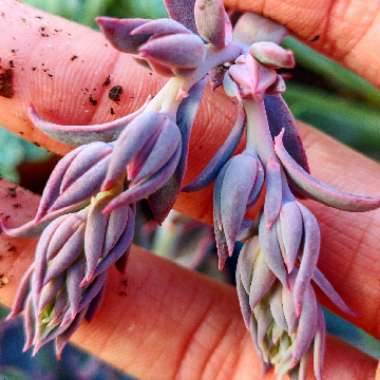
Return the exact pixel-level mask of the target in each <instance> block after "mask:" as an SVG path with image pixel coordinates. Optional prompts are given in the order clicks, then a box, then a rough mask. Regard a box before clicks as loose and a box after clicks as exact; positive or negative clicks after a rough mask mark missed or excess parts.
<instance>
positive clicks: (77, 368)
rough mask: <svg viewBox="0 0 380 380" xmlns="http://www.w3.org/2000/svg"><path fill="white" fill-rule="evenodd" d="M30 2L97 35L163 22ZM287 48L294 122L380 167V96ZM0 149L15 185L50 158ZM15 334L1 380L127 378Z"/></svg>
mask: <svg viewBox="0 0 380 380" xmlns="http://www.w3.org/2000/svg"><path fill="white" fill-rule="evenodd" d="M25 2H27V3H29V4H31V5H34V6H36V7H39V8H41V9H44V10H46V11H48V12H50V13H54V14H59V15H61V16H63V17H66V18H69V19H71V20H74V21H77V22H80V23H82V24H86V25H88V26H91V27H94V26H95V23H94V18H95V17H96V16H98V15H113V16H118V17H145V18H156V17H164V16H165V10H164V8H163V6H162V2H161V0H144V1H141V0H65V1H61V0H25ZM284 45H285V46H286V47H288V48H291V49H292V50H293V51H294V52H295V55H296V59H297V63H298V65H297V68H296V70H294V71H292V76H293V78H292V80H290V81H289V82H288V91H287V93H286V100H287V101H288V102H289V105H290V107H291V109H292V111H293V113H294V114H295V116H296V117H297V118H299V119H301V120H304V121H306V122H307V123H310V124H312V125H314V126H316V127H317V128H320V129H321V130H323V131H325V132H326V133H328V134H330V135H332V136H335V137H336V138H338V139H339V140H341V141H343V142H344V143H346V144H348V145H351V146H352V147H354V148H355V149H358V150H360V151H362V152H363V153H365V154H367V155H370V156H372V157H374V158H376V159H378V160H380V111H379V106H380V91H378V90H377V89H375V88H374V87H373V86H372V85H370V84H369V83H368V82H367V81H365V80H364V79H362V78H360V77H359V76H358V75H356V74H354V73H353V72H351V71H349V70H347V69H345V68H343V67H342V66H340V65H339V64H337V63H335V62H333V61H332V60H329V59H327V58H326V57H324V56H323V55H321V54H319V53H317V52H316V51H314V50H312V49H311V48H309V47H308V46H306V45H305V44H303V43H302V42H300V41H298V40H297V39H295V38H293V37H288V38H287V39H286V40H285V43H284ZM0 146H1V147H2V149H1V151H0V175H2V176H4V177H6V178H8V179H10V180H12V181H14V182H17V181H18V180H19V175H18V172H17V170H16V169H17V166H18V165H19V164H20V163H22V162H24V161H29V160H32V161H33V160H39V159H45V158H47V157H48V155H47V153H46V151H44V150H42V149H38V148H36V147H35V146H33V145H32V144H29V143H26V142H25V141H23V140H22V139H20V138H18V137H16V136H14V135H12V134H10V133H9V132H6V131H5V130H2V129H0ZM0 312H1V311H0ZM326 316H327V323H328V328H329V331H330V332H331V333H333V334H335V335H337V336H339V337H341V338H342V339H344V340H346V341H347V342H349V343H351V344H353V345H355V346H356V347H358V348H359V349H361V350H362V351H364V352H367V353H370V354H372V355H374V356H377V357H378V356H379V355H380V343H379V341H377V340H375V339H373V338H371V337H369V336H368V335H366V334H365V333H364V332H363V331H361V330H360V329H357V328H356V327H355V326H353V325H351V324H349V323H347V322H345V321H344V320H342V319H341V318H338V317H337V316H335V315H333V314H332V313H330V312H326ZM16 327H17V328H16ZM16 327H15V325H12V327H11V328H9V329H8V330H7V329H5V327H4V328H3V330H2V331H1V333H0V334H2V335H3V338H2V339H1V345H0V353H1V355H0V376H1V375H3V376H6V378H7V379H15V380H18V379H20V380H21V379H34V378H39V379H65V380H66V379H71V378H76V379H78V378H80V379H91V380H93V379H98V378H99V379H105V378H106V379H116V378H118V379H119V378H125V376H123V375H121V374H117V373H116V372H114V371H112V370H110V369H109V368H107V367H106V366H104V365H102V364H101V363H100V362H98V361H97V360H95V359H94V358H90V357H88V356H87V355H85V354H83V353H80V352H79V351H78V350H75V349H74V348H72V347H70V348H69V349H68V350H66V351H65V354H64V359H63V364H62V363H56V362H55V360H53V356H52V350H51V349H49V347H48V348H47V349H45V350H44V351H43V352H42V353H41V354H40V355H38V356H37V358H36V359H33V360H32V359H31V358H30V357H29V355H28V354H19V355H15V353H18V352H20V351H21V344H22V343H21V340H22V336H21V333H20V331H21V329H20V326H18V325H16ZM5 330H6V331H5ZM86 366H87V367H86ZM86 368H87V372H86ZM81 371H82V372H81ZM83 371H84V372H83ZM91 371H92V372H91ZM42 373H44V376H42ZM99 376H100V377H99Z"/></svg>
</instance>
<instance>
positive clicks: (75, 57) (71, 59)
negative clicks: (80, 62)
mask: <svg viewBox="0 0 380 380" xmlns="http://www.w3.org/2000/svg"><path fill="white" fill-rule="evenodd" d="M77 58H78V56H77V55H73V56H72V57H71V58H70V61H75V60H76V59H77Z"/></svg>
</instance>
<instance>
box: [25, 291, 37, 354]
mask: <svg viewBox="0 0 380 380" xmlns="http://www.w3.org/2000/svg"><path fill="white" fill-rule="evenodd" d="M23 321H24V323H23V325H24V334H25V343H24V347H23V348H22V352H26V351H28V350H29V348H30V347H31V346H32V344H33V335H34V329H33V322H34V318H33V301H32V296H31V295H29V296H28V298H27V299H26V302H25V308H24V318H23Z"/></svg>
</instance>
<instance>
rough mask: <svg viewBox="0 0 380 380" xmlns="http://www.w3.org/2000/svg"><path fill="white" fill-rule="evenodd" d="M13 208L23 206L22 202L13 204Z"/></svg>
mask: <svg viewBox="0 0 380 380" xmlns="http://www.w3.org/2000/svg"><path fill="white" fill-rule="evenodd" d="M12 207H13V208H21V203H15V204H14V205H12Z"/></svg>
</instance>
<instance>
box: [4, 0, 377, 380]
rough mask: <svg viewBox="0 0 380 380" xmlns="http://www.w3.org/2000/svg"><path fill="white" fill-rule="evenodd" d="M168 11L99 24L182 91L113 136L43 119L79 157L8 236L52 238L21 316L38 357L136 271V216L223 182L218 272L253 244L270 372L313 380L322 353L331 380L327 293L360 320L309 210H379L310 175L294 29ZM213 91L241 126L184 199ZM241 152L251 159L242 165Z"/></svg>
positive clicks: (251, 285)
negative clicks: (324, 263) (228, 100)
mask: <svg viewBox="0 0 380 380" xmlns="http://www.w3.org/2000/svg"><path fill="white" fill-rule="evenodd" d="M166 6H167V10H168V13H169V15H170V17H171V19H159V20H146V19H115V18H109V17H100V18H98V19H97V23H98V25H99V26H100V28H101V31H102V32H103V33H104V35H105V36H106V38H107V39H108V40H109V41H110V42H111V43H112V45H113V46H114V47H115V48H116V49H118V50H120V51H122V52H125V53H127V54H130V55H132V56H133V57H134V59H135V60H136V61H138V62H139V63H141V64H143V65H145V66H146V67H148V68H149V69H151V70H153V71H155V72H157V73H158V74H161V75H164V76H167V77H169V78H170V79H169V80H168V81H167V83H166V84H165V85H164V87H163V88H162V89H161V90H160V91H159V92H158V93H157V94H156V95H155V96H154V97H153V98H151V99H148V100H147V102H146V103H145V104H144V105H143V106H142V107H141V109H139V110H138V111H136V112H135V113H133V114H131V115H127V116H124V117H122V118H120V119H117V120H114V121H110V122H106V123H104V124H97V125H91V126H79V125H77V126H74V125H71V126H68V125H57V124H54V123H51V122H48V121H45V120H43V119H42V118H41V117H40V116H39V115H38V110H35V109H34V108H33V107H32V106H31V107H30V110H29V116H30V119H31V120H32V122H33V123H34V124H35V125H36V126H37V127H38V128H40V129H42V130H43V131H44V132H45V133H47V134H48V135H50V136H52V137H53V138H55V139H58V140H60V141H62V142H65V143H68V144H71V145H75V146H78V147H77V148H76V149H75V150H73V151H71V152H70V153H69V154H67V155H66V156H65V157H64V158H63V159H62V160H61V161H60V162H59V163H58V165H57V166H56V168H55V169H54V171H53V173H52V174H51V177H50V179H49V181H48V183H47V185H46V188H45V190H44V192H43V195H42V198H41V202H40V205H39V208H38V211H37V214H36V216H35V218H34V219H33V220H32V221H31V222H29V223H27V224H26V225H24V226H21V227H19V228H15V229H9V228H7V226H5V225H4V223H2V228H3V230H4V231H5V232H6V233H8V234H9V235H12V236H26V235H34V234H39V233H41V231H42V233H41V236H40V239H39V243H38V246H37V250H36V257H35V261H34V263H33V265H32V266H31V267H30V269H29V270H28V271H27V272H26V274H25V276H24V278H23V280H22V283H21V285H20V288H19V291H18V294H17V297H16V300H15V302H14V305H13V308H12V311H11V314H10V317H14V316H16V315H17V314H19V313H21V312H23V315H24V325H25V332H26V344H25V349H29V348H30V347H31V346H33V347H34V352H37V351H38V349H39V348H40V347H41V346H42V345H44V344H46V343H47V342H49V341H51V340H54V341H55V343H56V350H57V354H60V353H61V351H62V349H63V347H64V346H65V344H66V343H67V341H68V339H69V337H70V336H71V334H72V333H73V332H74V331H75V330H76V328H77V327H78V325H79V324H80V322H81V320H82V319H83V318H86V319H91V317H92V316H93V314H94V312H95V311H96V309H97V307H98V306H99V304H100V301H101V298H102V292H103V289H104V284H105V281H106V277H107V271H108V269H109V267H110V266H111V265H113V264H116V265H117V267H118V268H119V269H120V270H121V271H123V270H124V268H125V264H126V258H127V255H128V250H129V248H130V246H131V243H132V241H133V234H134V228H135V227H134V226H135V216H136V205H137V204H138V203H139V202H144V203H146V204H147V205H148V207H149V208H150V211H151V215H152V217H153V218H154V219H155V220H156V221H158V222H159V223H161V222H162V221H163V220H164V219H165V218H166V216H167V215H168V213H169V211H170V210H171V209H172V207H173V205H174V202H175V200H176V197H177V195H178V193H179V192H180V191H181V190H182V191H196V190H199V189H201V188H203V187H205V186H207V185H208V184H210V183H212V182H214V198H213V207H214V223H213V224H214V232H215V239H216V243H217V249H218V257H219V269H220V270H222V269H223V266H224V264H225V261H226V260H227V258H228V257H229V256H231V255H232V254H233V252H234V249H235V243H236V241H237V240H240V241H241V242H242V243H243V248H242V249H241V252H240V255H239V260H238V266H237V272H236V286H237V292H238V297H239V300H240V305H241V310H242V314H243V318H244V322H245V324H246V326H247V329H248V330H249V331H250V333H251V334H252V338H253V342H254V344H255V346H256V348H257V351H258V353H259V355H260V357H261V358H262V362H263V366H264V368H270V367H275V371H276V372H277V373H278V374H279V376H282V375H284V374H287V373H288V374H290V375H291V376H293V377H294V378H297V379H304V378H305V369H306V363H307V359H308V356H309V354H310V352H313V357H314V373H315V376H316V378H317V379H321V378H322V367H323V352H324V338H325V323H324V319H323V313H322V310H321V307H320V305H319V304H318V301H317V299H316V295H315V291H314V287H315V286H317V287H318V288H320V290H321V291H322V292H323V293H325V294H326V295H327V297H329V298H330V300H331V301H332V302H333V303H335V304H336V305H337V306H338V307H339V308H341V309H342V310H343V311H344V312H346V313H352V311H351V310H350V308H349V307H348V306H347V305H346V304H345V302H344V301H343V299H342V298H341V297H340V296H339V295H338V293H337V292H336V291H335V290H334V288H333V286H332V285H331V283H330V282H329V281H328V280H327V278H326V277H325V276H324V275H323V274H322V273H321V272H320V271H319V270H318V268H317V261H318V256H319V250H320V229H319V224H318V221H317V219H316V218H315V216H314V215H313V214H312V213H311V212H310V211H309V210H308V209H307V208H306V207H305V206H304V205H303V204H302V203H301V202H300V201H299V199H300V198H303V197H309V198H312V199H315V200H316V201H318V202H321V203H324V204H326V205H328V206H331V207H335V208H339V209H343V210H347V211H367V210H371V209H374V208H377V207H379V206H380V198H371V197H366V196H356V195H353V194H349V193H341V192H339V191H337V190H335V189H333V188H332V187H330V186H328V185H326V184H323V183H322V182H320V181H318V180H317V179H315V178H314V177H313V176H312V175H311V174H310V171H309V167H308V164H307V159H306V154H305V151H304V149H303V146H302V141H301V139H300V136H299V134H298V132H297V129H296V127H295V123H294V120H293V117H292V115H291V113H290V111H289V109H288V107H287V105H286V104H285V102H284V100H283V99H282V97H281V93H283V92H284V91H285V89H286V86H285V82H284V78H283V76H282V75H281V72H280V73H279V72H278V69H291V68H292V67H294V65H295V62H294V57H293V54H292V52H291V51H289V50H285V49H284V48H282V47H281V46H280V43H281V41H282V39H283V38H284V36H285V35H286V30H285V29H284V28H283V27H281V26H279V25H277V24H274V23H273V22H271V21H268V20H266V19H264V18H262V17H259V16H257V15H254V14H244V15H242V16H241V17H240V18H239V19H238V20H237V21H236V22H235V23H234V25H232V23H231V21H230V18H229V16H228V15H227V13H226V11H225V9H224V7H223V4H222V2H221V1H219V0H196V1H185V0H167V1H166ZM208 81H210V82H212V85H213V88H216V87H222V88H223V89H224V91H225V93H226V94H227V95H228V96H230V97H233V98H235V99H236V103H237V109H236V121H235V125H234V126H233V128H232V129H231V132H230V134H229V136H228V137H227V139H226V140H225V142H224V144H223V145H222V146H221V147H220V149H219V150H218V152H217V153H216V154H215V156H214V157H213V158H212V159H211V161H210V162H209V163H208V164H207V165H206V167H205V168H204V169H203V170H202V172H201V173H200V174H199V175H198V177H197V178H196V179H195V180H194V181H193V182H192V183H190V184H187V185H186V186H185V187H182V182H183V178H184V174H185V171H186V166H187V154H188V144H189V138H190V134H191V128H192V125H193V122H194V119H195V116H196V113H197V110H198V107H199V103H200V100H201V98H202V95H203V91H204V88H205V85H206V83H207V82H208ZM241 140H243V141H244V149H243V150H242V151H240V152H239V153H238V154H236V155H233V154H234V152H235V150H236V148H237V147H238V145H239V143H240V142H241ZM253 209H254V210H256V212H255V213H254V216H253V217H252V212H251V211H252V210H253ZM257 210H258V211H257Z"/></svg>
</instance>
